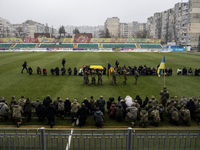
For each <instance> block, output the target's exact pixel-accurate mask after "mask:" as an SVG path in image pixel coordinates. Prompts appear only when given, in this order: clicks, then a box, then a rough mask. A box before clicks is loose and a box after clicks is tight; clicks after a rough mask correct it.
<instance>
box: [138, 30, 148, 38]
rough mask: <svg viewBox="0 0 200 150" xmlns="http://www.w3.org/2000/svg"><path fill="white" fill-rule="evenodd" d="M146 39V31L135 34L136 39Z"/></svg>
mask: <svg viewBox="0 0 200 150" xmlns="http://www.w3.org/2000/svg"><path fill="white" fill-rule="evenodd" d="M146 37H147V31H146V30H143V31H138V32H136V38H146Z"/></svg>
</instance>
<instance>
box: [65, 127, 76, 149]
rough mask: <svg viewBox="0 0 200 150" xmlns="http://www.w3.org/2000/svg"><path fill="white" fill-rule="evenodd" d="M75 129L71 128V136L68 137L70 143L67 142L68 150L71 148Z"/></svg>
mask: <svg viewBox="0 0 200 150" xmlns="http://www.w3.org/2000/svg"><path fill="white" fill-rule="evenodd" d="M73 131H74V129H71V133H70V135H69V138H68V143H67V146H66V150H69V148H70V144H71V139H72V134H73Z"/></svg>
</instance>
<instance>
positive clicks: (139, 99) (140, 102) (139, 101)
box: [135, 95, 142, 107]
mask: <svg viewBox="0 0 200 150" xmlns="http://www.w3.org/2000/svg"><path fill="white" fill-rule="evenodd" d="M135 100H137V101H138V103H139V104H140V107H142V99H141V98H140V96H139V95H137V96H136V98H135Z"/></svg>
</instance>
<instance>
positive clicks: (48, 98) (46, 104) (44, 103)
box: [43, 95, 52, 108]
mask: <svg viewBox="0 0 200 150" xmlns="http://www.w3.org/2000/svg"><path fill="white" fill-rule="evenodd" d="M50 103H52V99H51V98H50V95H48V96H47V97H46V98H45V99H44V101H43V105H44V106H45V107H46V108H47V107H48V106H49V105H50Z"/></svg>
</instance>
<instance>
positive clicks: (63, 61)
mask: <svg viewBox="0 0 200 150" xmlns="http://www.w3.org/2000/svg"><path fill="white" fill-rule="evenodd" d="M65 62H66V60H65V58H63V60H62V66H63V67H65Z"/></svg>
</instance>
